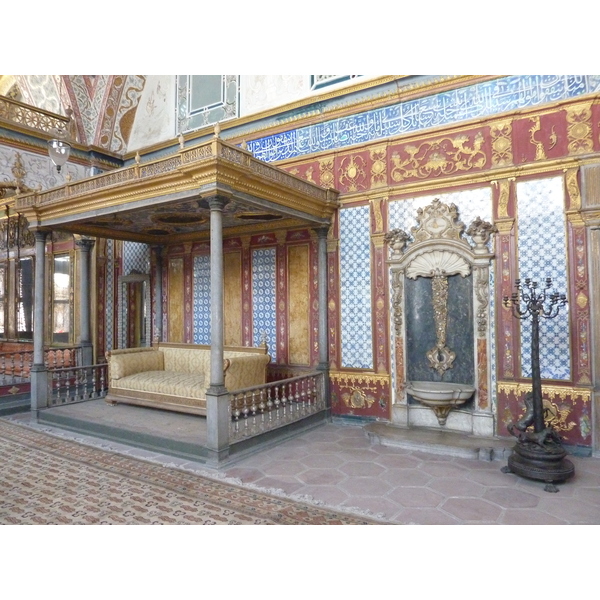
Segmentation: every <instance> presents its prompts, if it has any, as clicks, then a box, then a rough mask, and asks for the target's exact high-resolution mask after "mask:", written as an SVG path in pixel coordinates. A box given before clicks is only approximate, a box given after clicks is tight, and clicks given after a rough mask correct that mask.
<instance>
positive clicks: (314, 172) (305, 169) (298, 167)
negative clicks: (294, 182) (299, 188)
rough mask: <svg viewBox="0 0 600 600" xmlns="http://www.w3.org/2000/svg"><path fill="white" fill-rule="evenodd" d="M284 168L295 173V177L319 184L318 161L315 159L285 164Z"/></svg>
mask: <svg viewBox="0 0 600 600" xmlns="http://www.w3.org/2000/svg"><path fill="white" fill-rule="evenodd" d="M284 169H285V170H286V171H287V172H288V173H291V174H292V175H296V177H300V178H301V179H305V180H306V181H309V182H310V183H315V184H316V185H321V180H320V170H319V162H318V161H316V160H311V161H310V162H307V163H301V164H293V165H287V166H285V167H284Z"/></svg>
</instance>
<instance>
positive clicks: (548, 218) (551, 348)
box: [517, 176, 571, 380]
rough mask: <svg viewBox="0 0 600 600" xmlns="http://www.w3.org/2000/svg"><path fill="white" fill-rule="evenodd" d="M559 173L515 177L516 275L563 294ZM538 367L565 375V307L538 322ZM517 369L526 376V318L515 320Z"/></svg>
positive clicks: (564, 377)
mask: <svg viewBox="0 0 600 600" xmlns="http://www.w3.org/2000/svg"><path fill="white" fill-rule="evenodd" d="M564 202H565V199H564V187H563V178H562V177H561V176H559V177H550V178H545V179H534V180H530V181H521V182H518V183H517V217H518V221H517V222H518V228H519V230H518V231H519V236H518V244H517V250H518V265H519V277H520V278H521V280H524V279H525V278H527V277H529V278H531V279H533V280H534V281H537V282H538V283H539V284H540V286H543V285H544V280H545V279H546V277H551V278H552V284H553V290H555V291H557V292H559V293H560V294H563V293H564V294H567V297H568V288H567V269H568V267H567V245H566V222H565V213H564ZM540 368H541V374H542V378H543V379H561V380H568V379H570V377H571V347H570V342H569V308H568V304H567V306H565V307H563V308H561V310H560V313H559V315H558V316H557V317H556V318H555V319H541V322H540ZM521 374H522V376H523V377H531V320H530V319H524V320H523V321H521Z"/></svg>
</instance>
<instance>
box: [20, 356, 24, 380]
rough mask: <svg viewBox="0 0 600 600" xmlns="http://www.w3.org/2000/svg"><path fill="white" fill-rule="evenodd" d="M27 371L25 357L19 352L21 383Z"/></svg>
mask: <svg viewBox="0 0 600 600" xmlns="http://www.w3.org/2000/svg"><path fill="white" fill-rule="evenodd" d="M24 371H25V357H24V356H23V353H22V352H19V381H23V375H24Z"/></svg>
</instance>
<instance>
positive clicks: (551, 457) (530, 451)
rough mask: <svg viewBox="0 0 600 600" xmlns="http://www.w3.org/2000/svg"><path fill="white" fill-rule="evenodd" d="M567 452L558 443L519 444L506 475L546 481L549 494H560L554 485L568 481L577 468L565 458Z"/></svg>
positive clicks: (516, 445) (504, 470) (509, 461)
mask: <svg viewBox="0 0 600 600" xmlns="http://www.w3.org/2000/svg"><path fill="white" fill-rule="evenodd" d="M566 455H567V452H566V451H565V449H564V448H563V447H562V446H561V445H560V444H558V443H556V442H553V441H550V442H546V443H544V444H543V445H538V444H535V443H533V442H529V441H526V442H521V441H520V442H518V443H517V444H515V446H514V448H513V451H512V454H511V455H510V456H509V457H508V466H507V467H504V468H503V469H502V471H503V472H505V473H515V474H516V475H520V476H521V477H526V478H527V479H535V480H538V481H544V482H545V483H546V487H545V488H544V489H545V490H546V491H547V492H558V488H557V487H556V486H555V485H554V483H560V482H562V481H566V480H567V479H569V478H570V477H572V476H573V474H574V473H575V467H574V466H573V463H572V462H571V461H570V460H567V459H566V458H565V457H566Z"/></svg>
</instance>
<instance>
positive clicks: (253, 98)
mask: <svg viewBox="0 0 600 600" xmlns="http://www.w3.org/2000/svg"><path fill="white" fill-rule="evenodd" d="M309 91H310V76H309V75H240V116H241V117H243V116H246V115H249V114H251V113H254V112H258V111H261V110H266V109H268V108H273V107H275V106H282V105H284V104H287V103H288V102H292V101H293V100H297V99H298V98H301V97H302V96H305V95H306V94H307V93H308V92H309Z"/></svg>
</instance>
